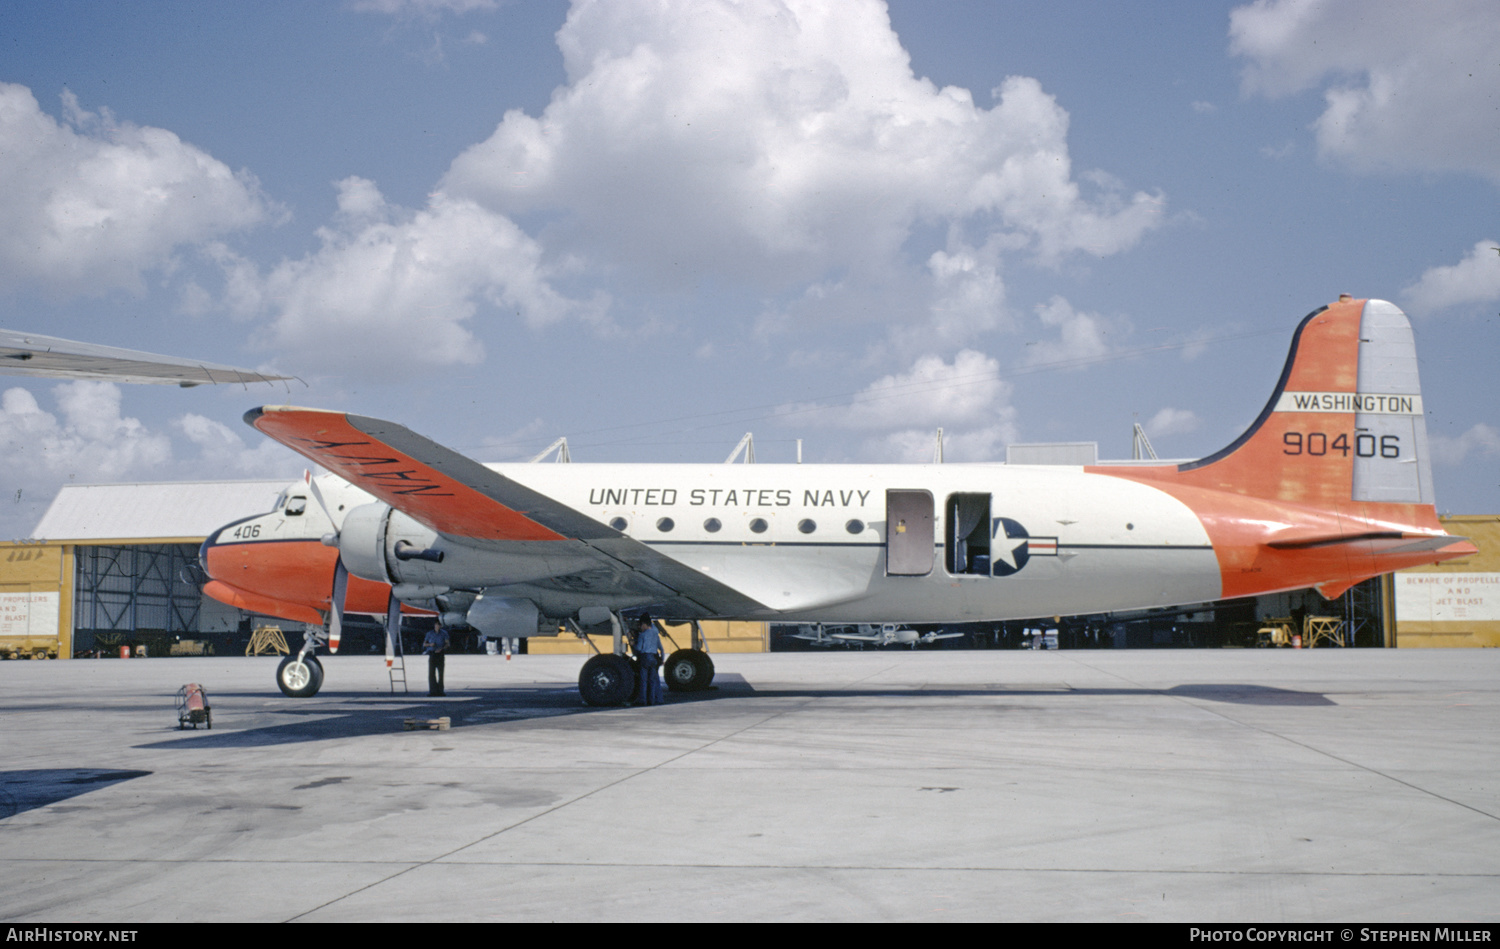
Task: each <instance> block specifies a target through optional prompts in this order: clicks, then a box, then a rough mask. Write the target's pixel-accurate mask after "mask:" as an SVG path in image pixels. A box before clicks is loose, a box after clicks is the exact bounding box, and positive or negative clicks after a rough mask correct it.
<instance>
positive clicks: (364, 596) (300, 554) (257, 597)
mask: <svg viewBox="0 0 1500 949" xmlns="http://www.w3.org/2000/svg"><path fill="white" fill-rule="evenodd" d="M217 541H218V537H217V535H216V536H215V537H210V538H209V539H208V540H207V541H205V542H204V544H203V549H202V550H201V551H200V553H199V562H200V563H202V564H203V569H204V571H205V572H206V573H207V574H208V575H209V577H211V578H212V581H211V582H210V583H208V584H207V585H206V586H204V588H203V592H204V593H206V594H208V595H209V596H211V597H213V598H214V599H216V600H218V601H219V602H221V603H226V604H228V605H230V606H233V607H237V608H239V609H242V610H247V611H249V612H252V613H264V614H266V615H268V616H279V617H281V618H283V619H290V620H296V621H297V622H301V623H314V624H320V623H322V622H323V618H324V615H325V614H326V613H327V612H328V610H329V609H331V608H332V598H333V572H334V567H335V566H336V565H337V564H338V559H339V552H338V551H337V550H336V549H334V548H332V547H325V546H323V544H322V543H320V542H319V541H316V540H307V539H303V540H281V541H275V540H273V541H248V542H243V543H235V542H231V543H218V542H217ZM390 591H391V588H390V585H389V584H385V583H377V582H373V581H370V580H362V579H360V578H359V577H354V576H351V577H350V578H349V589H348V592H347V593H346V594H345V597H344V609H345V611H346V612H349V613H372V614H382V613H384V612H385V608H386V603H387V602H388V601H389V598H390ZM407 612H419V611H412V610H410V609H408V610H407Z"/></svg>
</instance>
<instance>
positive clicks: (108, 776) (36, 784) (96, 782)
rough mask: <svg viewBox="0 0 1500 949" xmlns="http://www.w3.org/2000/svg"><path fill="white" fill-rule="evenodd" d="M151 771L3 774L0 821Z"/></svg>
mask: <svg viewBox="0 0 1500 949" xmlns="http://www.w3.org/2000/svg"><path fill="white" fill-rule="evenodd" d="M150 773H151V772H150V771H121V770H118V769H114V768H38V769H36V770H33V771H0V820H4V819H5V818H7V817H10V816H11V815H13V814H19V813H21V812H22V811H29V810H31V809H32V808H34V807H46V806H47V805H48V804H56V803H57V802H58V801H66V800H67V799H68V798H70V797H77V796H78V795H80V794H87V793H88V792H90V791H97V790H99V789H100V788H102V787H107V786H109V785H111V784H116V783H118V782H120V781H129V780H130V779H131V778H143V777H145V776H146V775H148V774H150Z"/></svg>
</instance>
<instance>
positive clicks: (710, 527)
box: [703, 517, 724, 534]
mask: <svg viewBox="0 0 1500 949" xmlns="http://www.w3.org/2000/svg"><path fill="white" fill-rule="evenodd" d="M723 526H724V525H723V524H722V523H720V521H719V519H718V518H717V517H710V518H709V519H708V520H706V521H704V522H703V529H704V530H706V531H708V532H709V533H710V534H717V533H718V532H719V528H721V527H723Z"/></svg>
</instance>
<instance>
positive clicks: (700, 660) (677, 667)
mask: <svg viewBox="0 0 1500 949" xmlns="http://www.w3.org/2000/svg"><path fill="white" fill-rule="evenodd" d="M662 671H663V672H665V673H666V676H667V688H669V689H671V690H672V691H673V692H702V691H703V690H704V689H706V688H708V686H709V683H711V682H713V681H714V661H713V660H712V659H710V658H708V653H706V652H703V651H702V650H701V649H679V650H677V651H676V652H674V653H672V654H671V655H670V656H668V657H667V665H666V668H664V669H663V670H662Z"/></svg>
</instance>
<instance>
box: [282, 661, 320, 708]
mask: <svg viewBox="0 0 1500 949" xmlns="http://www.w3.org/2000/svg"><path fill="white" fill-rule="evenodd" d="M276 684H277V685H278V686H280V687H281V693H282V694H283V695H285V696H288V697H289V698H294V699H306V698H311V697H312V696H314V695H317V694H318V690H319V689H321V688H322V687H323V664H322V663H320V662H318V659H317V657H316V656H308V657H307V658H306V659H298V658H297V657H296V656H287V657H286V658H285V659H283V660H281V665H279V666H277V667H276Z"/></svg>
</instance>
